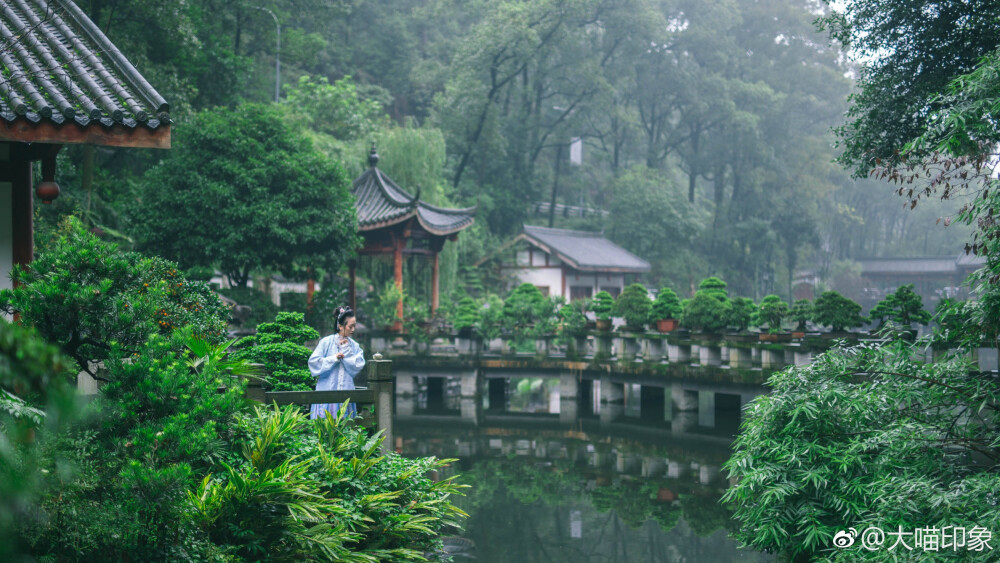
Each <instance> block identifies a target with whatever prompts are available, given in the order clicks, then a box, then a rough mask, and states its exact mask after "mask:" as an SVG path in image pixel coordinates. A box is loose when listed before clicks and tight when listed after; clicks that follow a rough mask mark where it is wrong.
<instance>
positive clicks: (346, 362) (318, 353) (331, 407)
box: [309, 334, 365, 418]
mask: <svg viewBox="0 0 1000 563" xmlns="http://www.w3.org/2000/svg"><path fill="white" fill-rule="evenodd" d="M340 341H341V336H340V335H339V334H331V335H330V336H327V337H326V338H323V339H322V340H320V341H319V344H317V345H316V349H315V350H313V353H312V355H311V356H309V371H310V372H312V374H313V377H316V378H318V379H317V381H316V390H317V391H349V390H351V389H354V376H356V375H357V374H358V373H360V372H361V368H363V367H365V354H364V351H362V350H361V346H360V345H359V344H358V343H357V342H355V341H354V339H352V338H348V339H347V342H346V343H343V344H341V342H340ZM337 354H343V355H344V359H343V360H340V359H338V358H337ZM339 409H340V403H327V404H323V405H313V406H312V408H311V409H310V411H309V418H319V417H321V416H326V415H327V413H333V415H334V416H336V414H337V411H338V410H339ZM347 409H348V410H347V415H348V416H352V417H353V416H356V415H357V414H358V409H357V407H356V406H355V405H354V403H353V402H351V403H350V404H349V405H348V407H347Z"/></svg>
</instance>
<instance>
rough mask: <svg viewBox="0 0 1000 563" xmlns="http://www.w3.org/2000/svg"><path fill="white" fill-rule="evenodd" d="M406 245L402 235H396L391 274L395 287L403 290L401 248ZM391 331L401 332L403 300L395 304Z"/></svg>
mask: <svg viewBox="0 0 1000 563" xmlns="http://www.w3.org/2000/svg"><path fill="white" fill-rule="evenodd" d="M405 244H406V238H405V237H404V236H403V235H396V244H395V249H394V250H393V256H392V258H393V267H394V268H393V270H394V271H393V273H394V274H395V278H396V287H397V288H399V289H403V246H404V245H405ZM393 330H395V331H397V332H402V331H403V300H402V299H400V300H399V303H397V304H396V322H395V323H394V325H393Z"/></svg>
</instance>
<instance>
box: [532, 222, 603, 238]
mask: <svg viewBox="0 0 1000 563" xmlns="http://www.w3.org/2000/svg"><path fill="white" fill-rule="evenodd" d="M522 227H524V230H525V232H527V231H528V229H539V230H541V231H543V232H547V233H550V234H566V235H582V236H585V237H600V238H605V237H604V234H603V233H601V232H598V231H576V230H573V229H560V228H556V227H542V226H540V225H522Z"/></svg>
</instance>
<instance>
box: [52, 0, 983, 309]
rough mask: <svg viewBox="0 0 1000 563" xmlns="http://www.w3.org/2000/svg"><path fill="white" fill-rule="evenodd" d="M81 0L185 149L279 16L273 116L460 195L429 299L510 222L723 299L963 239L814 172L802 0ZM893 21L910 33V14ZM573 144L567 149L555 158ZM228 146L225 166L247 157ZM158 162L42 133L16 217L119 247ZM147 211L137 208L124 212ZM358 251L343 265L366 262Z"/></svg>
mask: <svg viewBox="0 0 1000 563" xmlns="http://www.w3.org/2000/svg"><path fill="white" fill-rule="evenodd" d="M867 3H868V4H872V5H876V6H877V5H879V4H883V5H887V4H888V3H885V2H867ZM980 4H981V3H980ZM914 5H916V4H914ZM81 8H82V9H83V10H85V11H86V12H87V13H88V14H89V15H90V16H91V17H92V18H93V19H94V21H95V22H97V25H98V26H99V27H100V28H101V29H102V30H104V31H105V32H106V33H108V35H109V37H110V39H111V40H112V41H113V42H114V43H115V44H116V45H117V46H118V47H119V48H120V49H121V50H122V52H123V53H125V54H126V55H127V56H128V57H129V58H130V60H132V61H133V62H134V63H135V64H136V65H137V68H140V69H141V71H142V73H143V75H144V76H145V77H146V78H147V79H148V80H149V81H150V83H151V84H152V85H153V86H154V87H155V88H156V89H157V90H158V91H159V92H160V93H162V94H163V95H164V97H165V99H166V100H168V101H169V102H170V107H171V115H172V116H173V118H174V119H175V126H174V128H175V137H174V142H173V146H174V148H173V149H172V150H171V152H172V153H173V152H181V151H185V150H187V149H186V145H188V144H189V142H190V141H191V139H190V138H189V137H188V135H187V134H186V133H185V130H186V129H187V128H188V126H189V125H191V124H193V123H195V122H200V121H203V120H204V119H206V118H205V117H202V115H203V114H210V115H212V114H219V113H226V112H229V111H235V112H237V113H238V112H239V110H225V109H223V110H220V109H218V108H235V107H237V106H239V105H240V104H243V103H245V101H249V102H253V103H259V102H265V101H271V100H273V99H274V97H275V96H274V92H275V80H276V78H275V75H274V67H275V64H274V63H275V62H276V61H275V58H276V56H277V55H278V53H277V52H276V47H277V43H278V42H277V41H276V39H277V37H276V36H275V34H276V31H277V30H276V27H275V25H274V24H275V23H277V24H278V25H280V29H281V32H280V35H281V41H280V44H281V48H280V62H281V75H280V76H279V77H277V80H278V82H279V86H280V95H279V103H278V104H275V105H277V106H280V107H281V108H283V110H284V111H281V112H277V113H279V114H280V117H279V116H276V117H274V119H273V121H274V122H275V123H278V124H281V125H285V126H288V127H291V128H292V129H294V130H295V131H296V135H297V136H298V137H299V138H301V139H308V140H309V141H310V142H311V143H312V144H313V145H314V146H315V147H316V148H319V149H320V150H322V151H323V152H324V153H325V156H326V157H327V158H328V159H330V160H334V161H338V162H340V163H341V164H342V165H343V167H344V169H345V170H346V171H347V175H348V176H349V177H350V176H354V175H356V174H358V173H360V172H361V171H362V170H363V168H364V166H365V161H364V157H365V154H366V152H367V150H368V148H369V147H370V144H371V142H372V141H375V142H376V143H377V145H378V147H379V152H380V153H381V154H382V155H383V159H382V161H381V162H380V167H384V170H385V171H386V172H387V173H388V174H389V175H390V176H391V177H393V178H394V179H395V180H396V181H398V182H399V183H400V184H401V185H402V186H403V187H405V188H407V189H409V190H411V192H412V191H415V190H416V188H417V187H419V188H420V190H421V194H422V196H423V197H424V198H425V199H427V200H428V201H430V202H431V203H435V204H441V205H455V206H460V207H464V206H471V205H478V208H477V223H476V225H475V226H474V227H472V228H471V229H469V230H467V231H465V232H463V233H462V235H461V238H460V240H459V242H458V244H456V245H451V244H449V245H446V247H445V252H444V253H443V254H442V255H441V272H440V274H441V276H440V283H441V287H442V289H443V293H444V294H447V293H450V292H451V291H452V290H453V289H455V287H456V285H457V284H458V283H459V282H458V277H457V270H458V267H459V265H460V264H469V263H473V262H475V261H478V260H479V259H481V258H482V257H483V256H485V255H486V254H487V253H488V252H489V251H491V250H492V249H494V248H496V247H497V246H498V245H499V244H500V242H501V239H504V238H507V237H509V236H511V235H512V234H514V232H515V231H516V230H517V229H518V228H519V225H520V224H521V223H522V222H525V221H527V222H544V221H546V220H548V221H554V222H555V223H556V226H565V227H569V228H577V227H581V228H586V229H589V230H594V231H598V230H602V229H603V230H604V231H605V233H606V234H607V236H608V237H609V238H611V239H612V240H613V241H615V242H617V243H619V244H621V245H623V246H624V247H625V248H627V249H628V250H630V251H632V252H634V253H636V254H637V255H639V256H641V257H643V258H645V259H647V260H648V261H649V262H650V263H651V266H652V272H651V274H650V280H649V281H650V282H652V283H657V284H670V285H672V286H673V287H675V288H676V287H689V286H690V285H691V284H692V283H696V282H697V280H698V279H700V278H701V277H703V276H704V275H706V274H708V273H710V272H713V271H719V272H721V273H722V274H723V275H724V276H725V278H726V279H727V280H728V281H730V283H731V284H732V285H733V288H734V289H735V290H737V291H738V292H739V293H740V294H743V295H747V296H752V297H754V298H755V299H759V298H760V297H761V296H763V295H765V294H769V293H776V294H779V295H782V297H783V298H784V299H786V300H788V299H790V295H789V294H790V292H791V287H790V285H791V281H792V276H793V274H794V270H795V269H796V268H799V267H801V266H810V267H815V268H816V269H817V270H818V272H819V273H820V275H821V276H823V277H824V278H827V280H825V281H829V278H830V277H831V274H832V269H831V268H832V265H833V264H834V261H836V260H841V259H851V258H856V257H858V256H875V255H879V254H882V253H889V254H893V253H895V254H910V255H914V254H925V255H927V254H949V253H952V252H953V249H954V248H956V247H957V246H958V245H959V244H960V243H959V242H958V241H959V240H960V239H961V238H962V235H963V234H964V233H963V232H962V231H961V230H960V229H954V228H953V229H949V230H944V229H934V228H933V227H931V225H930V224H931V222H932V221H933V220H934V219H935V218H936V217H939V216H941V215H947V214H950V213H951V209H950V208H945V209H944V210H938V208H930V207H929V208H928V210H927V211H926V212H924V211H921V212H920V213H923V215H921V220H920V221H912V220H907V217H906V216H905V215H904V214H903V213H902V210H901V209H898V206H897V205H895V204H894V203H893V202H892V198H891V197H889V196H888V194H884V192H880V191H879V190H877V189H873V187H874V186H873V183H871V182H853V181H851V180H850V178H849V175H848V174H846V173H844V172H843V171H841V170H838V169H836V168H835V167H834V166H832V165H831V164H830V161H831V160H832V159H833V158H834V157H835V156H836V155H835V154H834V151H833V149H831V144H832V143H831V141H832V136H831V133H830V128H831V127H832V126H835V125H838V124H839V120H840V117H841V116H842V114H843V111H844V109H845V105H846V104H845V99H846V96H847V94H848V92H849V89H850V79H849V78H848V77H847V76H845V75H847V74H848V71H850V70H852V69H851V68H849V67H848V66H847V65H846V64H845V58H844V56H843V53H841V51H840V50H839V48H838V47H837V46H831V45H828V44H826V41H824V37H823V35H822V34H821V33H819V32H817V31H816V30H815V29H814V28H813V26H812V22H813V20H814V19H815V18H816V16H817V15H823V14H826V13H828V10H827V9H826V7H825V6H823V5H821V4H817V3H815V2H811V1H808V0H774V1H770V2H751V3H739V2H737V3H732V2H729V1H728V0H709V1H700V0H699V1H694V0H669V1H661V0H627V1H619V0H614V1H612V0H585V1H574V2H567V1H565V0H540V1H537V2H531V3H524V2H521V1H519V0H503V1H497V2H455V1H454V0H428V1H425V2H409V3H408V2H401V1H400V0H366V1H364V2H354V3H345V2H319V1H317V0H304V1H299V0H296V1H294V2H293V1H291V0H267V1H263V2H258V3H257V4H256V5H253V6H251V5H247V4H244V3H241V2H235V3H233V2H223V1H221V0H207V1H205V2H198V3H190V2H183V1H181V0H163V1H156V2H154V1H152V0H135V1H132V2H129V3H128V5H127V6H123V5H121V3H120V2H112V1H109V0H92V1H90V2H84V3H82V5H81ZM981 8H982V9H981ZM266 10H270V11H271V12H273V13H274V16H275V17H276V18H277V21H275V20H274V19H272V18H271V17H270V14H269V13H268V12H267V11H266ZM990 10H992V8H986V7H983V6H979V5H978V4H976V5H975V6H972V5H970V7H968V8H967V9H966V8H963V9H960V10H957V11H958V12H961V13H966V12H967V13H970V14H977V16H976V17H970V18H969V21H965V20H962V19H961V18H960V17H958V16H957V15H955V14H945V13H942V14H941V16H940V17H939V18H938V20H939V22H941V23H945V22H954V21H960V22H962V23H963V25H965V26H968V30H969V31H968V32H969V33H971V31H973V30H974V31H976V33H971V34H970V35H969V37H972V38H973V39H972V40H971V43H972V45H971V46H970V47H969V48H968V49H965V48H964V47H962V46H960V42H959V41H958V40H957V39H956V40H952V39H948V41H950V42H949V43H948V44H949V45H950V46H953V47H955V48H954V51H955V52H956V53H958V52H962V53H964V51H966V50H967V51H969V52H970V53H971V52H972V51H975V50H976V49H978V48H979V47H981V46H983V45H986V44H988V42H989V37H992V35H993V31H992V30H990V29H986V28H985V27H983V26H981V25H980V24H981V23H982V22H986V21H989V19H988V18H989V15H988V14H989V13H992V12H991V11H990ZM900 13H902V12H900ZM983 13H985V14H987V15H978V14H983ZM905 15H906V19H908V21H909V23H912V25H913V27H912V29H913V30H917V29H918V28H919V29H924V28H926V27H928V24H927V22H926V21H925V20H916V19H914V18H913V17H912V14H905ZM958 15H960V14H958ZM953 16H954V17H953ZM956 17H957V18H958V19H955V18H956ZM909 23H908V24H907V25H909ZM977 26H978V27H977ZM154 28H155V29H156V30H157V31H155V32H151V31H150V30H152V29H154ZM858 29H860V30H861V31H862V32H864V31H865V29H864V28H863V26H862V27H859V28H858ZM901 29H910V28H909V27H905V26H904V27H903V28H901ZM963 29H964V28H963ZM165 30H169V31H165ZM880 31H881V29H880ZM963 33H966V31H961V32H958V33H954V32H948V33H945V32H944V31H943V30H942V35H943V36H948V37H952V36H954V37H957V38H961V37H964V35H962V34H963ZM387 38H388V39H387ZM982 54H985V53H982ZM965 55H966V54H962V55H961V56H962V57H965ZM913 60H917V59H916V58H914V59H913ZM909 62H912V61H910V60H908V63H909ZM974 63H975V61H974V60H972V64H974ZM933 66H934V68H938V67H939V66H940V65H933ZM967 68H971V66H968V67H967ZM922 70H923V69H922ZM901 115H908V114H907V113H902V114H901ZM234 125H236V124H234ZM233 129H234V130H235V129H238V128H237V127H234V128H233ZM576 138H578V139H580V141H579V144H577V145H574V147H575V148H574V151H575V150H576V148H581V149H582V150H581V153H579V154H580V160H581V161H582V162H580V164H579V165H577V164H576V162H578V160H577V159H576V157H575V156H574V160H573V161H572V162H570V160H569V156H570V152H571V151H570V149H569V147H570V145H571V144H572V143H573V139H576ZM240 154H241V156H244V157H245V156H248V155H247V154H245V153H240ZM576 154H578V153H576V152H574V155H576ZM249 156H250V157H251V158H247V159H243V162H244V163H257V162H261V161H265V160H267V159H266V158H256V157H253V155H249ZM162 158H164V156H163V154H162V153H159V152H154V151H145V152H144V151H128V150H125V149H111V148H108V149H103V148H102V149H99V150H93V149H92V148H91V149H88V148H82V147H67V148H65V149H64V150H63V151H62V155H61V156H60V164H59V167H58V174H59V178H58V181H59V183H60V184H61V185H62V186H63V190H64V195H63V196H62V197H60V199H59V200H57V202H56V204H55V205H53V206H46V207H45V208H44V209H42V210H41V211H40V217H41V218H42V221H41V226H42V228H43V229H45V228H48V226H49V225H52V224H54V223H57V221H55V220H54V219H55V218H56V217H58V216H61V215H63V214H65V213H69V212H76V213H78V214H79V215H80V216H82V217H85V218H86V221H87V222H88V224H92V225H98V226H100V227H101V228H102V229H103V230H104V232H106V233H112V234H114V235H116V236H118V237H120V239H119V240H121V241H123V242H128V241H130V240H131V241H139V242H143V241H144V239H145V235H144V233H143V232H142V231H141V230H140V229H139V228H137V226H139V225H146V224H153V225H154V226H155V223H157V222H164V223H173V222H175V221H184V219H177V218H176V215H174V214H169V213H165V212H164V211H163V210H164V209H172V208H173V206H168V207H166V208H157V207H154V206H149V207H146V206H143V208H142V209H140V210H136V209H135V208H133V207H132V206H130V205H128V203H129V202H130V201H132V200H135V199H137V198H138V199H142V200H143V201H145V200H146V199H147V198H153V199H156V198H158V196H157V192H158V191H159V190H161V189H162V188H163V186H164V184H165V182H164V181H163V180H167V182H166V183H167V184H172V183H173V182H174V181H175V180H174V179H173V178H164V177H163V176H166V174H164V173H163V172H158V171H156V170H155V169H156V168H157V167H156V166H155V164H156V161H158V160H160V159H162ZM174 158H175V157H169V159H170V160H174ZM293 168H295V167H293ZM176 172H177V173H176V174H174V176H177V177H182V178H183V177H185V176H189V175H190V174H191V173H192V172H194V173H198V174H201V173H203V172H202V171H201V170H192V169H183V168H178V169H176ZM178 181H179V180H178ZM296 184H302V182H296V181H291V185H290V186H289V188H290V189H291V191H293V192H296V191H298V190H297V187H298V185H296ZM123 186H125V187H131V188H134V189H122V187H123ZM168 187H169V186H168ZM202 190H203V187H202V186H199V187H198V188H197V189H194V190H191V191H190V192H186V193H190V194H195V195H194V196H193V198H189V199H194V200H196V201H199V203H200V204H202V206H203V207H205V208H211V207H213V206H215V205H218V202H216V201H214V200H211V201H210V200H206V199H205V198H206V195H205V194H204V193H203V191H202ZM168 191H171V192H174V193H175V191H174V190H172V189H171V190H168ZM880 195H885V197H880ZM175 199H176V198H175ZM210 199H211V198H210ZM541 201H546V202H547V201H554V202H555V203H557V204H560V203H561V204H566V205H572V206H580V207H584V208H587V209H589V210H592V211H593V210H600V211H602V213H588V214H587V215H586V216H584V217H574V216H572V214H567V215H565V216H560V214H558V213H554V214H552V216H551V218H550V217H549V216H548V214H546V216H541V215H539V214H538V213H537V212H535V211H533V210H534V209H537V207H535V206H534V204H536V203H539V202H541ZM167 203H169V202H167ZM178 205H179V204H178ZM258 211H259V210H258ZM266 211H268V212H270V211H271V210H266ZM299 211H300V212H301V213H306V214H308V213H307V211H306V210H304V209H300V210H299ZM604 211H607V212H608V214H607V215H606V216H604V214H603V212H604ZM147 213H148V214H152V215H153V217H145V216H136V215H137V214H138V215H145V214H147ZM168 215H170V216H168ZM271 218H272V219H273V217H271ZM272 222H273V221H272ZM206 228H207V227H206ZM264 230H266V229H264ZM925 235H926V236H925ZM244 240H248V239H246V238H245V237H244ZM913 240H923V241H925V243H926V244H924V245H923V248H917V247H916V246H915V245H911V244H910V243H911V242H912V241H913ZM160 242H161V243H163V244H167V242H168V241H165V240H162V241H160ZM206 244H212V245H214V242H213V241H205V240H201V241H190V240H188V241H187V242H184V241H181V242H179V243H178V246H184V248H183V255H182V254H181V253H180V252H178V253H171V254H169V255H167V256H168V257H169V258H172V259H176V260H184V261H186V260H188V258H186V257H187V256H191V257H192V259H193V257H195V256H198V255H203V254H204V252H203V249H204V248H205V247H206ZM247 246H252V245H247ZM282 246H283V243H282V244H279V245H277V247H276V249H275V252H276V251H277V250H278V248H280V247H282ZM252 249H253V250H255V251H257V256H254V257H252V258H253V259H254V261H255V263H258V264H261V265H266V266H265V269H266V270H270V271H266V272H261V273H272V272H273V271H274V270H277V269H283V268H284V267H285V265H280V264H275V263H274V262H272V260H271V258H274V256H272V254H274V253H273V252H272V251H271V250H270V249H269V247H253V248H252ZM243 258H247V257H246V256H244V257H243ZM214 260H215V262H216V263H215V264H212V265H213V266H215V267H220V269H222V270H224V271H227V273H228V272H229V270H233V269H234V266H232V265H226V266H222V263H221V258H218V255H216V258H215V259H214ZM297 260H298V259H297ZM234 261H235V260H234ZM277 261H278V262H286V261H285V259H284V258H283V257H281V258H280V260H277ZM302 261H303V260H298V261H297V262H296V265H301V264H300V262H302ZM365 262H366V261H365V260H362V261H361V264H359V271H365V270H367V269H369V265H368V264H366V263H365ZM408 262H417V260H408ZM286 264H287V262H286ZM185 265H186V264H185ZM306 265H307V266H308V265H313V264H311V263H310V264H306ZM330 266H331V268H332V267H333V266H334V265H333V264H330ZM295 274H296V277H302V278H304V277H305V275H306V272H305V271H303V270H296V271H295ZM329 274H331V272H326V271H323V272H320V275H319V276H317V278H316V279H320V280H321V281H324V282H325V281H329V278H328V275H329ZM405 275H406V277H407V280H406V286H407V288H411V287H417V286H421V288H423V287H424V286H426V285H427V284H428V283H429V282H428V281H427V280H426V279H425V278H427V277H428V276H426V275H425V274H424V272H422V271H421V269H420V268H418V267H416V266H414V267H409V266H408V268H407V271H406V274H405ZM379 283H381V280H377V281H376V284H375V285H376V287H377V286H378V284H379ZM490 289H491V290H492V291H494V292H496V291H500V289H501V288H500V287H499V286H494V287H491V288H490ZM834 289H838V290H840V291H845V288H841V287H836V286H835V287H834ZM415 294H422V290H421V291H420V292H415ZM853 297H857V296H853ZM312 324H314V325H316V323H312ZM316 326H318V325H316Z"/></svg>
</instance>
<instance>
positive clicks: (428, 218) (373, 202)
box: [351, 147, 476, 236]
mask: <svg viewBox="0 0 1000 563" xmlns="http://www.w3.org/2000/svg"><path fill="white" fill-rule="evenodd" d="M368 161H369V163H370V164H371V167H369V168H368V170H365V172H364V173H363V174H361V176H358V178H357V179H356V180H354V186H353V187H352V188H351V191H352V193H354V198H355V202H354V207H355V209H356V210H357V213H358V228H359V230H361V231H371V230H375V229H380V228H383V227H388V226H390V225H395V224H397V223H402V222H403V221H406V220H408V219H410V218H412V217H416V219H417V221H418V222H419V223H420V226H422V227H423V228H424V229H426V230H427V232H429V233H431V234H435V235H439V236H445V235H450V234H453V233H457V232H458V231H461V230H462V229H465V228H466V227H468V226H469V225H472V223H473V220H474V215H475V212H476V208H475V207H467V208H464V209H448V208H444V207H437V206H434V205H430V204H429V203H425V202H423V201H420V190H419V189H418V190H417V193H416V195H410V194H409V193H408V192H407V191H406V190H404V189H403V188H401V187H399V186H398V185H397V184H396V183H395V182H393V181H392V179H391V178H389V177H388V176H386V175H385V174H384V173H383V172H382V171H381V170H379V168H378V166H377V164H378V154H376V153H375V149H374V147H373V148H372V154H371V155H369V157H368Z"/></svg>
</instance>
